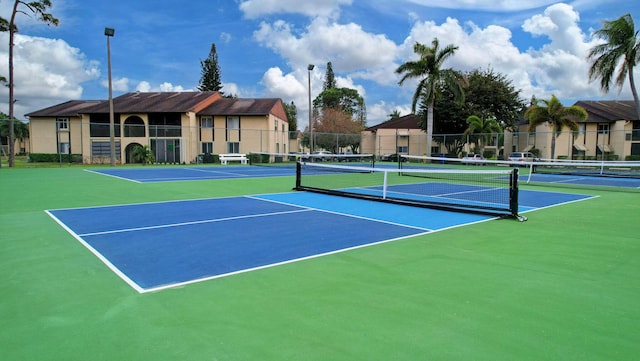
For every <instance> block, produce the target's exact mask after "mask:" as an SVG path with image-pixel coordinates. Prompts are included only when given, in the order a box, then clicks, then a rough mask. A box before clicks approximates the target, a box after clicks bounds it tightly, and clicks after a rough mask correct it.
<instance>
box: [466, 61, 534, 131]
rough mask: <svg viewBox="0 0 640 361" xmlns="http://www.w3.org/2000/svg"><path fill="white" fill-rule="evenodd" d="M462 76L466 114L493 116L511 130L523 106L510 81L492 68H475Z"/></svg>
mask: <svg viewBox="0 0 640 361" xmlns="http://www.w3.org/2000/svg"><path fill="white" fill-rule="evenodd" d="M463 76H464V78H465V79H467V84H466V85H465V87H464V96H465V102H464V103H463V106H464V109H465V111H466V112H467V114H466V115H467V116H470V115H477V116H479V117H480V118H485V119H495V120H496V121H497V122H498V124H499V125H500V126H501V127H502V128H503V129H513V128H514V125H515V124H516V122H517V121H518V120H519V119H520V117H521V115H522V112H523V111H524V110H525V109H526V105H525V102H524V101H523V99H522V98H521V97H520V90H517V89H516V88H515V87H514V86H513V84H512V82H511V80H510V79H508V78H507V76H506V75H504V74H501V73H496V72H494V71H493V69H487V70H478V69H476V70H473V71H470V72H468V73H466V74H464V75H463ZM454 106H455V105H454Z"/></svg>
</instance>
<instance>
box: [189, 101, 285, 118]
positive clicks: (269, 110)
mask: <svg viewBox="0 0 640 361" xmlns="http://www.w3.org/2000/svg"><path fill="white" fill-rule="evenodd" d="M269 114H272V115H275V116H276V117H278V118H280V119H283V120H287V114H286V112H285V110H284V105H283V103H282V100H280V99H278V98H266V99H255V98H222V99H219V100H217V101H216V102H214V103H213V104H210V105H209V106H207V107H206V108H204V109H202V110H201V111H199V112H198V115H269Z"/></svg>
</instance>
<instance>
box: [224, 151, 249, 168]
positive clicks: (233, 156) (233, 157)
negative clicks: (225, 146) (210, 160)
mask: <svg viewBox="0 0 640 361" xmlns="http://www.w3.org/2000/svg"><path fill="white" fill-rule="evenodd" d="M219 158H220V163H222V164H225V165H226V164H228V163H229V162H233V161H236V162H240V163H242V164H247V155H246V154H240V153H228V154H220V155H219Z"/></svg>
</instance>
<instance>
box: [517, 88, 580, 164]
mask: <svg viewBox="0 0 640 361" xmlns="http://www.w3.org/2000/svg"><path fill="white" fill-rule="evenodd" d="M540 103H542V105H540ZM587 116H588V115H587V111H586V110H584V108H582V107H580V106H576V105H573V106H570V107H564V106H563V105H562V103H561V102H560V100H558V98H556V96H555V95H552V96H551V99H550V100H536V104H534V105H532V106H530V107H529V108H528V109H527V110H526V111H525V112H524V117H525V119H527V120H528V121H529V131H530V132H534V131H535V129H536V127H537V126H538V125H540V124H543V123H548V124H549V126H550V127H551V159H555V154H556V137H557V136H559V135H560V133H562V128H564V127H567V128H569V129H571V131H573V132H574V134H575V132H577V131H578V123H576V121H575V120H574V119H577V120H579V121H585V120H586V119H587Z"/></svg>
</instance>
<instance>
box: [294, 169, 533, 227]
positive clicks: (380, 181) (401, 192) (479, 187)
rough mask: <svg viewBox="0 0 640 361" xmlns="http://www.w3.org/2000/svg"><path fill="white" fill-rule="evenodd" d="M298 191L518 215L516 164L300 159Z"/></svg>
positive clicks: (297, 176) (446, 208) (297, 175)
mask: <svg viewBox="0 0 640 361" xmlns="http://www.w3.org/2000/svg"><path fill="white" fill-rule="evenodd" d="M295 189H296V190H302V191H311V192H319V193H325V194H331V195H338V196H346V197H353V198H361V199H367V200H375V201H383V202H389V203H395V204H403V205H410V206H418V207H425V208H435V209H444V210H452V211H461V212H473V213H482V214H489V215H496V216H510V217H515V218H517V219H520V220H525V219H526V218H524V217H522V216H519V215H518V169H517V168H514V169H506V170H504V169H503V170H449V169H402V170H399V169H391V168H373V167H356V166H350V165H334V164H322V163H311V162H299V163H298V165H297V171H296V187H295Z"/></svg>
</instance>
